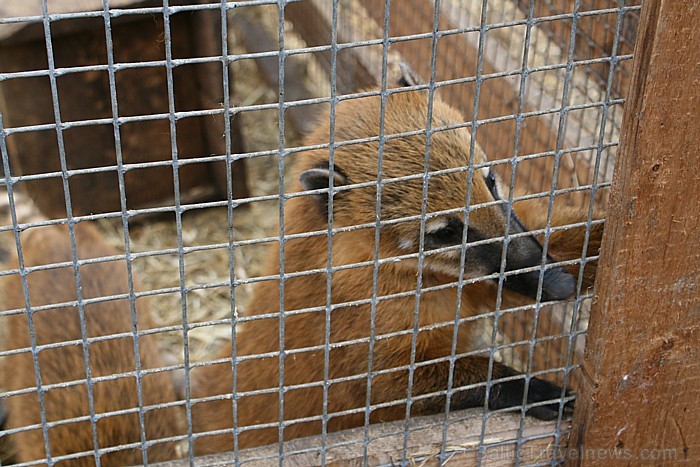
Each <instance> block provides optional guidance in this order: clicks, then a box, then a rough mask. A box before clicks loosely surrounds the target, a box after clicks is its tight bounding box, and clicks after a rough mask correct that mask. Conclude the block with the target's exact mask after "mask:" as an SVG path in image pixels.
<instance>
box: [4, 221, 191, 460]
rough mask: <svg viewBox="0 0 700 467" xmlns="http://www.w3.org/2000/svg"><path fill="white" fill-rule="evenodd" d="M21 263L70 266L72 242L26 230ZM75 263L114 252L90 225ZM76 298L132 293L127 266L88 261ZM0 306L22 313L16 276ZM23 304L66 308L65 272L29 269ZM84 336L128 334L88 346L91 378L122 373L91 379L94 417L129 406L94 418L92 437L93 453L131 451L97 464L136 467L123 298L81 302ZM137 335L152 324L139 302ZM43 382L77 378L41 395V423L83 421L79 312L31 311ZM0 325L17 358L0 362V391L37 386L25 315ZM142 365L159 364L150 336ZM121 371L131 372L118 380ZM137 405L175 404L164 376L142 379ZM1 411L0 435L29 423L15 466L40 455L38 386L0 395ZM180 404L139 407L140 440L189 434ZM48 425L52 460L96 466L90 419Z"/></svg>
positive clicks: (69, 278)
mask: <svg viewBox="0 0 700 467" xmlns="http://www.w3.org/2000/svg"><path fill="white" fill-rule="evenodd" d="M21 238H22V245H23V257H24V265H25V266H26V267H31V266H39V265H45V264H54V263H62V262H71V261H72V257H71V246H70V242H69V235H68V229H67V228H66V227H65V226H51V227H40V228H36V229H30V231H28V232H25V233H23V234H22V237H21ZM75 238H76V244H77V252H78V258H79V259H81V260H86V259H91V258H100V257H108V256H113V255H116V254H117V252H116V251H115V250H114V249H113V248H111V247H109V246H108V245H107V244H106V243H105V241H104V239H103V238H102V237H101V235H100V233H99V232H98V230H97V229H96V227H94V226H93V225H91V224H90V223H88V222H82V223H79V224H76V225H75ZM12 266H14V267H18V264H17V263H15V264H14V265H12ZM80 279H81V286H82V295H83V298H84V299H94V298H98V297H109V296H113V295H119V294H126V293H128V291H129V288H128V283H127V270H126V267H125V264H124V261H108V262H100V263H92V264H85V265H82V266H81V267H80ZM0 284H2V302H3V305H4V306H3V308H2V309H3V310H11V309H24V308H25V301H24V293H23V288H22V283H21V280H20V277H19V276H18V275H12V276H5V277H2V278H0ZM27 285H28V289H29V300H30V304H31V306H32V307H37V306H43V305H51V304H59V303H65V302H72V301H75V300H76V299H77V288H76V280H75V275H74V273H73V268H72V266H69V267H63V268H59V269H48V270H42V271H34V272H31V273H30V274H28V276H27ZM84 312H85V325H86V332H87V337H88V338H97V337H101V336H109V335H112V334H119V333H127V337H117V338H112V339H109V340H102V341H95V342H90V343H89V347H88V348H89V353H90V370H91V377H92V378H100V377H105V376H109V375H120V376H119V377H118V378H117V379H112V380H106V381H101V382H94V381H93V382H94V384H93V400H94V406H93V407H94V413H95V415H96V416H98V417H99V416H100V415H102V414H108V413H111V412H116V411H123V410H129V409H131V412H130V413H126V414H121V415H110V416H107V417H105V418H99V419H98V420H97V422H96V427H97V433H96V438H97V442H98V444H99V447H100V449H105V448H109V447H114V446H120V445H128V444H129V443H134V444H135V445H136V447H131V448H127V449H124V448H122V449H123V450H117V451H114V452H105V453H102V454H101V462H102V465H125V464H131V465H136V464H141V463H143V458H142V454H141V451H140V450H139V449H138V446H140V441H141V430H140V425H139V414H138V412H136V411H134V408H138V407H139V400H138V393H137V384H136V377H135V375H134V372H135V370H136V365H135V361H136V360H135V356H134V355H135V348H134V341H133V339H132V338H131V336H128V334H129V333H131V332H132V320H131V309H130V305H129V301H128V299H120V300H110V301H101V302H95V303H91V304H87V305H85V306H84ZM136 313H137V322H138V328H139V331H143V330H146V329H149V328H151V327H153V326H152V324H151V322H150V319H151V318H150V316H149V314H148V313H147V312H146V311H145V310H144V309H142V306H141V304H140V303H138V301H137V303H136ZM32 319H33V327H34V335H35V337H36V345H37V346H38V348H39V353H38V362H39V369H40V374H41V383H42V385H43V387H44V388H46V387H47V385H59V384H60V383H69V382H75V381H81V380H82V382H80V383H78V384H72V385H68V386H66V387H52V388H50V389H48V390H46V389H44V391H45V392H44V395H43V404H44V409H45V412H46V422H48V423H54V422H59V421H62V420H71V419H75V418H79V417H87V416H89V415H90V411H89V406H88V393H87V386H86V368H85V360H84V355H83V346H82V344H81V343H80V340H81V339H82V337H81V336H82V335H81V329H80V318H79V311H78V308H77V307H65V308H53V309H46V310H41V311H37V312H33V313H32ZM0 326H4V327H6V328H7V329H8V332H7V341H6V342H5V346H4V347H5V348H4V349H3V350H20V349H24V351H23V352H21V353H13V354H11V355H8V356H5V357H0V387H2V388H3V389H4V390H6V391H21V390H23V389H27V388H36V387H37V382H36V379H35V373H34V364H33V362H32V355H31V353H30V352H29V347H30V338H29V328H28V321H27V316H26V314H25V313H21V314H14V315H9V316H3V317H0ZM69 341H78V342H76V343H72V344H64V345H63V346H60V347H54V348H49V349H42V346H46V345H48V344H57V343H61V342H69ZM138 344H139V354H140V362H141V368H142V369H143V370H147V369H154V368H161V367H163V366H164V364H163V361H162V359H161V354H160V352H159V349H158V344H157V342H156V341H155V337H154V336H152V335H151V336H142V337H140V338H139V340H138ZM124 373H129V374H126V375H124ZM141 383H142V385H143V386H142V387H143V392H142V394H143V401H142V402H143V405H144V407H146V406H153V405H156V404H165V403H172V402H175V401H176V400H177V397H176V393H175V390H174V387H173V385H172V383H171V381H170V376H168V374H167V373H163V372H161V373H151V374H146V375H143V379H142V381H141ZM4 404H5V408H6V410H7V420H6V427H5V428H6V429H21V428H23V427H31V428H30V429H28V430H25V431H20V432H18V433H16V434H13V435H11V436H10V440H11V442H12V445H13V448H14V449H13V451H14V453H15V454H16V455H15V460H16V461H18V462H30V461H36V460H41V459H45V458H46V457H47V453H46V451H45V448H44V437H43V433H42V429H41V412H40V405H39V397H38V395H37V391H36V389H33V390H31V391H26V392H23V393H21V394H19V395H13V396H11V397H8V398H7V399H4ZM181 410H182V409H181V408H180V407H166V408H159V409H151V410H148V409H147V410H146V411H145V414H144V417H145V428H146V432H145V439H146V440H147V441H151V442H152V441H156V440H159V439H166V438H169V437H172V436H177V435H182V434H183V433H186V429H185V424H184V418H183V414H182V413H181ZM83 420H85V419H81V420H78V421H74V422H68V423H62V424H57V425H54V426H50V427H49V429H48V433H49V445H50V449H51V457H52V458H53V459H54V460H55V459H56V458H57V457H61V456H66V455H71V454H77V453H83V452H86V456H85V457H77V458H72V459H70V460H66V461H64V462H63V463H62V462H58V464H59V465H60V464H65V465H95V462H94V457H93V456H92V454H93V452H94V445H93V436H94V434H93V431H92V427H91V424H90V422H89V419H87V421H83ZM178 450H180V447H179V446H178V443H175V442H163V443H158V444H153V445H152V446H151V447H150V448H149V449H148V460H149V461H150V462H154V461H158V460H166V459H172V458H174V457H175V455H176V453H177V451H178Z"/></svg>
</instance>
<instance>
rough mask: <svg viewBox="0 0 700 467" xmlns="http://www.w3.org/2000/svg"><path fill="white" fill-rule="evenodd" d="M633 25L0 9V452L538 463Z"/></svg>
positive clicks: (549, 429)
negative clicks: (0, 160)
mask: <svg viewBox="0 0 700 467" xmlns="http://www.w3.org/2000/svg"><path fill="white" fill-rule="evenodd" d="M639 11H640V2H639V1H624V0H621V1H618V2H612V1H610V0H609V1H602V0H591V1H584V0H551V1H547V2H534V1H530V2H525V1H520V0H518V1H516V0H483V1H482V2H469V1H460V0H443V1H440V0H437V1H427V0H412V1H410V2H409V1H406V2H393V3H392V2H390V1H389V0H385V1H374V0H335V1H333V2H323V1H316V0H305V1H291V0H288V1H279V2H278V1H272V0H259V1H238V2H226V1H222V2H218V3H217V2H195V1H189V2H187V1H172V2H169V1H168V0H163V1H162V2H160V1H158V2H155V1H137V0H104V1H102V2H99V1H89V0H85V1H80V2H68V1H57V0H55V1H48V0H41V1H39V0H36V1H32V2H29V1H28V2H23V3H22V4H21V5H19V4H17V5H10V6H0V154H1V155H2V174H1V175H0V177H1V178H0V188H2V190H3V192H2V196H1V198H0V201H1V204H0V210H2V212H1V213H0V214H1V215H2V216H3V218H2V219H1V220H0V259H2V260H3V261H4V263H3V266H2V267H1V269H0V286H2V287H3V291H4V294H3V296H2V298H1V299H0V300H1V301H0V323H2V324H1V325H0V338H1V339H2V341H1V342H2V346H0V349H2V350H0V377H1V378H2V379H0V404H1V406H0V407H2V410H0V415H2V414H4V418H3V417H2V416H0V419H2V420H3V426H2V427H0V465H15V464H17V465H43V464H48V465H53V464H66V465H73V464H76V465H103V464H104V465H112V464H118V465H124V464H152V463H156V462H159V461H169V460H175V459H178V458H180V459H184V460H183V462H184V463H190V464H195V463H203V464H217V463H221V464H226V463H237V464H238V463H253V464H255V463H279V464H280V465H281V464H283V463H285V462H295V461H296V462H301V463H317V464H321V465H325V464H326V463H333V462H341V463H342V462H350V461H359V462H360V463H363V464H370V465H384V464H392V463H401V464H407V463H411V462H424V461H426V462H437V463H440V464H441V463H446V462H447V461H449V460H455V459H465V460H466V461H469V462H473V463H475V464H479V465H481V464H484V465H488V464H489V463H490V462H491V461H495V460H503V459H507V460H510V461H512V462H513V463H514V464H516V465H555V464H558V463H561V462H562V461H563V460H564V458H565V454H564V451H565V448H566V441H567V436H568V433H569V415H570V413H571V410H572V408H573V405H574V401H575V395H574V394H575V393H574V392H573V391H576V389H577V385H578V375H577V370H578V369H579V366H580V361H581V358H582V354H583V345H584V337H585V332H586V326H587V313H588V311H587V310H588V307H589V303H590V298H591V297H592V294H591V291H590V288H589V287H590V286H592V282H593V278H594V276H595V263H596V261H597V259H598V251H597V248H598V247H599V244H600V238H601V235H602V230H603V225H604V209H605V206H606V201H607V192H608V188H609V186H610V180H611V177H612V167H613V162H614V160H613V159H614V152H615V149H616V147H617V144H618V140H619V131H620V125H621V115H622V104H623V102H624V99H625V95H626V86H627V85H628V84H629V81H630V71H629V70H630V64H631V59H632V47H633V46H632V44H633V43H634V40H635V34H636V26H637V23H638V21H639ZM567 388H568V389H567ZM468 408H469V409H471V410H468V411H466V412H465V411H463V409H468ZM428 415H430V416H432V418H420V417H422V416H428ZM536 419H541V420H546V422H545V421H537V420H536ZM345 429H354V431H351V432H347V433H350V434H346V435H342V436H341V435H339V434H336V433H334V432H336V431H340V430H345ZM307 436H315V437H314V438H309V439H308V440H302V441H293V440H294V439H295V438H300V437H307ZM295 443H296V444H295ZM262 446H267V447H262ZM387 452H391V454H387ZM214 453H227V454H224V455H223V457H212V458H208V459H205V458H200V457H199V456H204V455H209V454H214ZM300 456H301V457H300ZM303 456H312V457H303ZM343 456H345V457H343Z"/></svg>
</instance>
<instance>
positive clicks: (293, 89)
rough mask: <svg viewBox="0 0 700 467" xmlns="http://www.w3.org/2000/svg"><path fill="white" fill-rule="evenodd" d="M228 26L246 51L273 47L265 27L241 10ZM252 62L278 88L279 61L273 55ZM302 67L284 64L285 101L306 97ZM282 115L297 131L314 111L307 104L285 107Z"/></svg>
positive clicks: (310, 125)
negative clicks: (234, 32)
mask: <svg viewBox="0 0 700 467" xmlns="http://www.w3.org/2000/svg"><path fill="white" fill-rule="evenodd" d="M232 26H233V28H234V29H235V30H236V31H239V37H240V38H241V40H242V42H243V46H244V47H245V49H246V50H247V51H248V52H250V53H262V52H270V51H276V50H277V48H278V45H277V41H276V39H274V38H273V37H271V35H270V34H269V33H268V31H267V30H266V29H265V27H264V26H263V25H262V24H261V23H259V22H256V21H255V19H254V18H252V17H249V16H248V15H245V14H238V15H235V16H234V17H233V19H232ZM255 65H256V66H257V68H258V70H259V71H260V75H261V76H262V78H263V79H264V80H265V82H266V83H267V85H268V86H269V87H271V88H272V89H279V63H278V58H277V57H275V56H271V57H263V58H256V59H255ZM303 76H304V69H303V68H302V67H301V66H300V64H299V63H298V62H292V63H290V64H289V65H288V66H285V78H286V79H285V83H284V95H285V100H286V101H287V102H290V101H296V100H303V99H308V98H310V97H311V95H312V94H311V91H310V90H309V89H307V88H306V86H305V84H304V82H303V79H302V77H303ZM285 115H286V116H287V117H288V118H289V120H290V122H291V124H292V125H293V126H294V127H295V128H296V129H297V130H298V131H300V132H302V133H305V132H309V131H311V129H313V127H314V123H315V121H316V119H315V117H316V115H317V112H316V111H314V109H312V107H311V106H308V105H299V106H294V107H289V108H288V109H287V110H285Z"/></svg>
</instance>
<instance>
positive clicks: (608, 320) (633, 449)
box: [571, 0, 700, 466]
mask: <svg viewBox="0 0 700 467" xmlns="http://www.w3.org/2000/svg"><path fill="white" fill-rule="evenodd" d="M698 24H700V5H699V4H698V3H697V2H695V3H693V4H692V6H690V5H689V4H688V3H685V2H668V1H661V0H647V1H646V2H645V3H644V9H643V11H642V19H641V26H640V31H639V36H638V38H637V44H636V49H635V54H636V60H635V65H634V72H633V75H632V86H631V88H630V96H629V98H628V101H627V104H626V106H627V107H626V112H625V119H624V123H623V127H622V139H621V142H620V143H621V144H620V150H619V154H618V160H617V165H616V169H615V177H614V180H613V187H612V197H611V200H610V209H609V213H608V221H607V223H606V227H605V229H606V236H605V239H604V242H603V246H602V252H601V261H600V265H599V267H598V277H597V283H596V289H597V300H596V303H595V304H594V307H593V309H592V311H591V320H590V327H589V332H588V344H587V348H586V358H585V361H584V366H583V374H584V377H583V385H582V390H581V393H580V395H579V397H578V401H577V409H576V413H575V418H574V426H575V428H574V433H573V435H572V447H577V448H578V449H579V452H584V453H586V452H589V451H588V450H591V451H590V452H591V453H592V455H590V456H585V457H584V459H583V460H581V459H578V460H574V459H572V460H571V465H579V464H582V465H601V466H602V465H610V462H611V457H607V458H601V457H600V456H598V455H595V454H596V453H597V452H601V451H596V450H603V451H602V452H614V450H617V451H618V452H619V453H620V454H619V456H631V457H617V459H618V460H619V461H620V462H617V463H615V465H639V464H640V461H642V460H644V459H646V461H647V463H648V464H649V465H651V464H653V465H699V464H700V409H699V408H698V407H699V406H698V401H700V345H699V344H700V320H699V318H700V236H698V232H700V214H699V213H700V190H699V187H700V153H698V141H699V140H700V118H698V109H699V108H700V86H698V80H700V65H699V64H700V29H699V28H698ZM691 83H693V84H691ZM606 450H607V451H606ZM644 456H647V457H646V458H645V457H644ZM649 456H657V457H649ZM661 456H663V457H661ZM645 465H646V464H645Z"/></svg>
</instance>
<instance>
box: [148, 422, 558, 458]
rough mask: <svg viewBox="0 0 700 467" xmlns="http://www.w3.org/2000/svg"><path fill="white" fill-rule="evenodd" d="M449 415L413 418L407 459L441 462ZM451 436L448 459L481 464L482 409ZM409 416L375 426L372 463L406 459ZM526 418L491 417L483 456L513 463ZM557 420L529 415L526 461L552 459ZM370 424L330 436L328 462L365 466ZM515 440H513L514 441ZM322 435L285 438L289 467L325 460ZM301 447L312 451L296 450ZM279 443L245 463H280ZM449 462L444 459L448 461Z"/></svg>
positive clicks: (248, 453)
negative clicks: (479, 458) (405, 432)
mask: <svg viewBox="0 0 700 467" xmlns="http://www.w3.org/2000/svg"><path fill="white" fill-rule="evenodd" d="M444 420H445V416H444V415H442V414H440V415H433V416H429V417H416V418H414V419H412V420H411V428H410V429H411V434H410V435H409V438H408V450H407V452H408V454H407V461H408V462H409V463H410V464H412V465H424V466H433V465H438V455H439V454H440V448H441V446H442V433H443V426H444V425H443V422H444ZM449 424H450V425H449V430H448V435H447V444H446V445H447V450H446V456H447V458H449V461H448V462H447V463H448V464H454V465H477V452H478V449H479V446H480V441H481V436H480V435H481V411H480V410H478V409H477V410H465V411H459V412H455V413H452V414H450V418H449ZM404 426H405V423H404V421H397V422H391V423H381V424H376V425H371V426H370V429H369V444H368V446H367V458H366V465H394V464H396V465H398V463H400V462H401V457H402V450H403V443H404ZM519 427H520V417H519V416H516V415H513V414H498V415H493V416H491V417H489V419H488V422H487V424H486V435H485V438H484V442H483V445H481V446H482V447H484V452H483V453H482V458H483V460H484V461H485V462H486V463H487V464H488V465H489V466H509V465H513V463H514V460H515V449H516V444H515V442H514V440H517V438H518V429H519ZM560 429H561V432H562V433H564V434H563V437H562V439H561V445H564V446H565V445H566V437H567V435H566V433H568V430H569V422H568V421H564V422H563V423H562V424H561V428H560ZM555 431H556V422H544V421H541V420H536V419H534V418H532V417H526V418H525V423H524V427H523V439H526V438H533V437H536V439H531V440H529V441H526V442H525V443H523V445H522V447H521V455H522V457H521V465H527V464H530V463H534V462H537V463H539V464H538V465H542V464H541V463H549V461H550V460H551V459H552V457H553V453H554V451H553V449H552V445H553V442H554V433H555ZM364 439H365V436H364V428H354V429H350V430H345V431H339V432H337V433H331V434H329V435H328V438H327V442H326V446H327V450H326V459H325V460H326V464H327V465H363V459H364ZM509 441H510V443H509ZM321 446H322V439H321V437H320V436H312V437H309V438H302V439H297V440H292V441H287V442H285V443H284V447H283V449H284V452H285V455H284V465H285V466H300V467H301V466H303V467H307V466H316V465H321V460H322V456H321V452H320V451H321ZM298 451H307V452H302V453H296V454H295V452H298ZM278 456H279V445H277V444H275V445H271V446H264V447H260V448H253V449H246V450H243V451H241V452H240V453H239V457H238V460H239V462H241V463H243V462H245V465H248V466H255V467H262V466H267V465H274V464H277V462H278V459H279V457H278ZM233 460H234V455H233V453H227V454H217V455H212V456H205V457H199V458H196V459H195V465H202V466H204V465H229V464H231V463H232V462H233ZM443 462H444V461H443ZM154 465H158V466H161V467H165V466H171V467H179V466H185V465H189V461H185V460H183V461H175V462H167V463H162V464H154Z"/></svg>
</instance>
